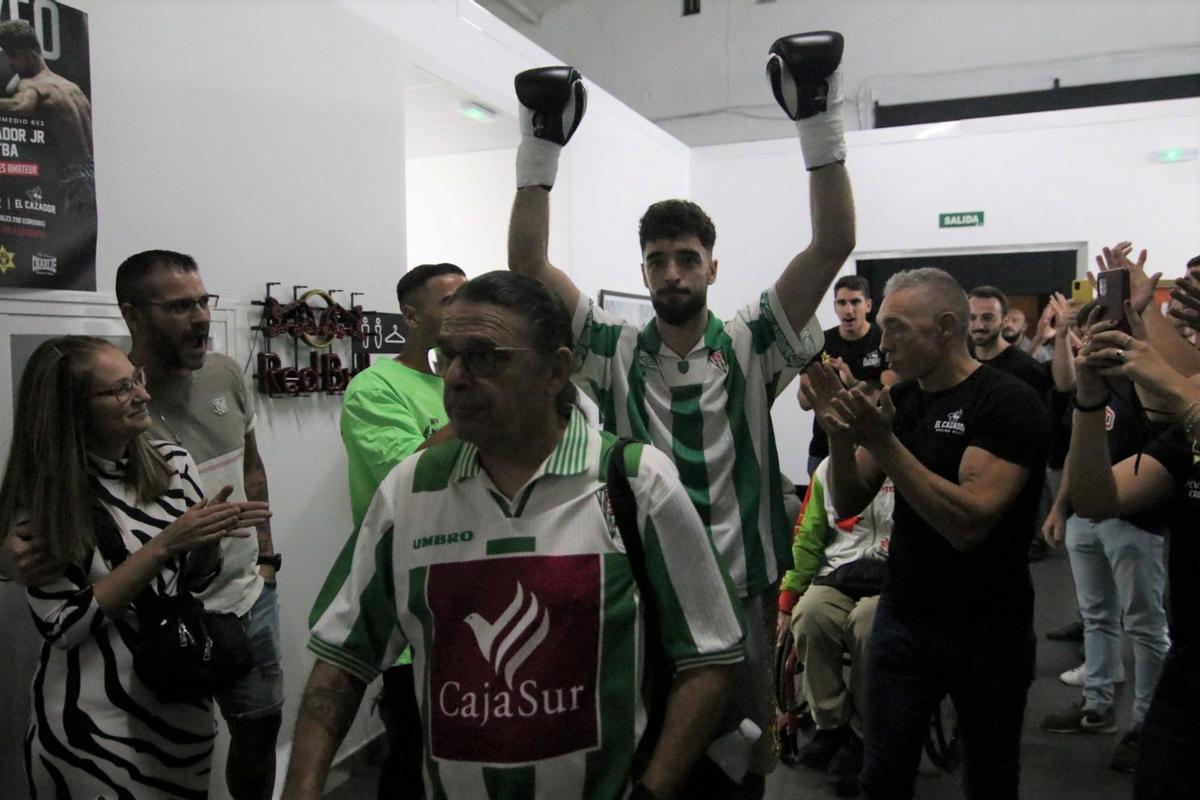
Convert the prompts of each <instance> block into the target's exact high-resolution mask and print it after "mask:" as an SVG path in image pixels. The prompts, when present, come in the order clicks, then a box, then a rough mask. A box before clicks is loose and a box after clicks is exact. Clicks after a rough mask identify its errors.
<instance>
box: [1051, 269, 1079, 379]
mask: <svg viewBox="0 0 1200 800" xmlns="http://www.w3.org/2000/svg"><path fill="white" fill-rule="evenodd" d="M1047 307H1048V308H1051V309H1053V311H1054V357H1053V358H1052V359H1050V377H1051V378H1052V379H1053V380H1054V388H1055V389H1056V390H1057V391H1059V392H1063V393H1067V392H1073V391H1075V354H1074V353H1073V352H1072V350H1071V307H1070V306H1069V305H1068V304H1067V298H1066V297H1064V296H1063V295H1062V294H1060V293H1059V292H1055V293H1054V294H1053V295H1051V297H1050V303H1049V305H1048V306H1047Z"/></svg>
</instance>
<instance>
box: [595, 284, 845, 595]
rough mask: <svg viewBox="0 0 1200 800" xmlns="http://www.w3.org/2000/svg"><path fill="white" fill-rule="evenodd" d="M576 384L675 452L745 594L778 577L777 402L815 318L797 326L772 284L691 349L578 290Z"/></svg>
mask: <svg viewBox="0 0 1200 800" xmlns="http://www.w3.org/2000/svg"><path fill="white" fill-rule="evenodd" d="M573 333H574V334H575V341H576V342H577V346H576V359H577V362H576V372H575V377H574V379H575V382H576V384H578V385H579V387H580V389H581V390H582V391H583V392H584V393H585V394H587V395H588V396H589V397H591V398H592V400H594V401H595V402H596V404H597V405H598V406H599V407H600V417H601V420H602V422H603V424H604V429H605V430H607V431H612V432H614V433H616V434H618V435H620V436H630V437H633V438H635V439H641V440H643V441H648V442H652V443H653V444H654V445H655V446H656V447H658V448H659V449H661V450H662V451H663V452H665V453H668V454H670V455H671V457H672V459H673V460H674V462H675V466H676V467H677V468H678V470H679V477H680V479H681V480H682V481H683V485H684V486H685V487H687V491H688V494H689V495H690V496H691V498H692V502H693V503H695V505H696V510H697V511H699V512H700V518H701V519H702V520H704V523H705V525H707V526H708V528H709V530H710V531H711V533H712V538H713V541H714V542H715V543H716V546H717V551H718V552H719V553H720V554H721V557H722V558H723V559H724V561H725V566H726V567H728V568H729V573H730V575H732V576H733V582H734V585H735V586H736V587H737V591H738V594H739V596H741V597H748V596H753V595H756V594H759V593H760V592H762V591H764V590H765V589H766V588H767V587H768V586H770V585H771V584H772V583H774V581H775V579H776V578H777V577H778V575H779V564H781V563H782V564H785V565H786V564H787V563H789V561H790V557H791V554H790V551H789V548H790V547H791V540H792V535H791V534H792V525H793V523H794V520H790V519H787V517H786V515H785V514H784V510H783V495H782V486H781V481H780V478H779V456H778V454H777V453H776V450H775V436H774V433H773V431H772V429H771V404H772V403H774V402H775V398H776V397H778V396H779V394H780V393H781V392H782V391H783V390H784V388H785V387H786V386H787V384H788V383H789V382H790V381H791V380H792V378H794V377H795V376H796V375H797V374H798V373H799V372H800V370H801V369H803V368H804V367H805V366H806V365H807V364H808V362H809V361H810V360H811V359H812V358H813V357H814V356H815V355H816V354H817V353H818V352H820V350H821V345H822V343H823V342H824V336H823V334H822V333H821V326H820V325H818V324H817V321H816V318H815V317H814V318H813V319H811V320H809V322H808V324H807V326H805V328H804V330H802V331H801V332H800V333H799V334H796V332H795V331H793V330H792V325H791V323H790V322H789V320H788V318H787V315H786V314H785V313H784V310H783V307H782V306H781V305H780V302H779V298H778V296H777V295H776V294H775V289H774V287H772V288H770V289H768V290H766V291H765V292H763V293H762V295H761V296H760V297H759V301H758V304H757V305H754V304H751V305H748V306H746V307H745V308H743V309H742V310H741V311H739V312H738V313H737V315H736V316H735V317H734V318H733V319H732V320H729V321H728V322H724V323H723V322H721V321H720V320H719V319H717V317H716V315H714V314H713V313H712V312H711V311H710V312H709V314H708V327H707V328H706V330H705V332H704V336H703V337H701V339H700V341H699V342H698V343H697V344H696V346H695V347H693V348H692V351H691V352H690V353H688V354H686V355H684V356H680V355H677V354H676V353H674V352H672V351H671V349H670V348H668V347H667V346H666V345H665V344H663V341H662V339H661V338H660V337H659V334H658V324H657V321H656V320H651V321H650V322H649V323H648V324H647V325H646V327H645V328H643V329H642V330H641V331H638V330H637V329H636V328H635V327H633V326H632V325H630V324H629V323H627V322H625V321H624V320H620V319H618V318H616V317H614V316H613V315H611V314H608V313H606V312H605V311H604V309H602V308H600V307H599V306H597V305H595V304H594V303H593V302H592V301H591V299H590V298H587V297H584V296H582V295H581V296H580V298H579V304H578V305H577V306H576V308H575V318H574V323H573Z"/></svg>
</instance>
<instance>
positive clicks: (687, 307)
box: [650, 291, 708, 325]
mask: <svg viewBox="0 0 1200 800" xmlns="http://www.w3.org/2000/svg"><path fill="white" fill-rule="evenodd" d="M707 300H708V298H707V297H705V296H704V295H698V294H694V293H692V292H678V291H676V292H670V293H666V294H664V293H663V292H659V293H658V294H657V295H655V296H654V297H653V298H651V300H650V304H651V305H653V306H654V313H655V314H657V315H658V318H659V319H661V320H662V321H663V322H665V323H667V324H668V325H683V324H685V323H688V322H691V321H692V320H693V319H695V318H696V315H697V314H699V313H700V312H701V311H703V310H704V305H705V303H706V302H707Z"/></svg>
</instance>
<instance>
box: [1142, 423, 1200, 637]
mask: <svg viewBox="0 0 1200 800" xmlns="http://www.w3.org/2000/svg"><path fill="white" fill-rule="evenodd" d="M1143 452H1144V453H1145V454H1146V455H1148V456H1150V457H1151V458H1153V459H1154V460H1155V461H1157V462H1158V463H1160V464H1162V465H1163V467H1164V468H1165V469H1166V470H1167V472H1169V473H1170V474H1171V478H1172V479H1173V480H1174V481H1175V495H1174V496H1173V497H1172V498H1171V500H1170V502H1169V504H1168V508H1169V513H1170V522H1169V525H1168V527H1169V528H1170V543H1169V544H1170V546H1169V547H1168V548H1167V559H1168V560H1167V574H1168V576H1169V580H1170V584H1171V591H1170V602H1171V648H1172V652H1174V653H1176V654H1178V655H1179V656H1180V657H1182V658H1189V659H1193V660H1197V659H1200V460H1198V459H1200V455H1198V454H1197V453H1196V452H1195V450H1194V448H1193V446H1192V441H1191V439H1190V438H1189V437H1188V435H1187V433H1186V432H1185V431H1184V430H1183V428H1181V427H1178V426H1175V427H1172V428H1170V429H1168V430H1167V431H1166V432H1165V433H1163V434H1162V435H1161V436H1159V437H1158V438H1157V439H1155V440H1154V441H1153V442H1151V443H1150V444H1149V445H1147V446H1146V449H1145V450H1144V451H1143Z"/></svg>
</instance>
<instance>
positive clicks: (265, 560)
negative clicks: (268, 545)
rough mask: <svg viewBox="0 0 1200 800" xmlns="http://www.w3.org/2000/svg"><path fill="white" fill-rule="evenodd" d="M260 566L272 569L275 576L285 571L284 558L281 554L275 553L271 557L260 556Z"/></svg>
mask: <svg viewBox="0 0 1200 800" xmlns="http://www.w3.org/2000/svg"><path fill="white" fill-rule="evenodd" d="M258 566H260V567H272V568H274V570H275V574H276V575H278V574H279V573H280V572H282V571H283V556H282V555H280V554H279V553H275V554H273V555H269V556H263V555H260V556H259V557H258Z"/></svg>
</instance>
